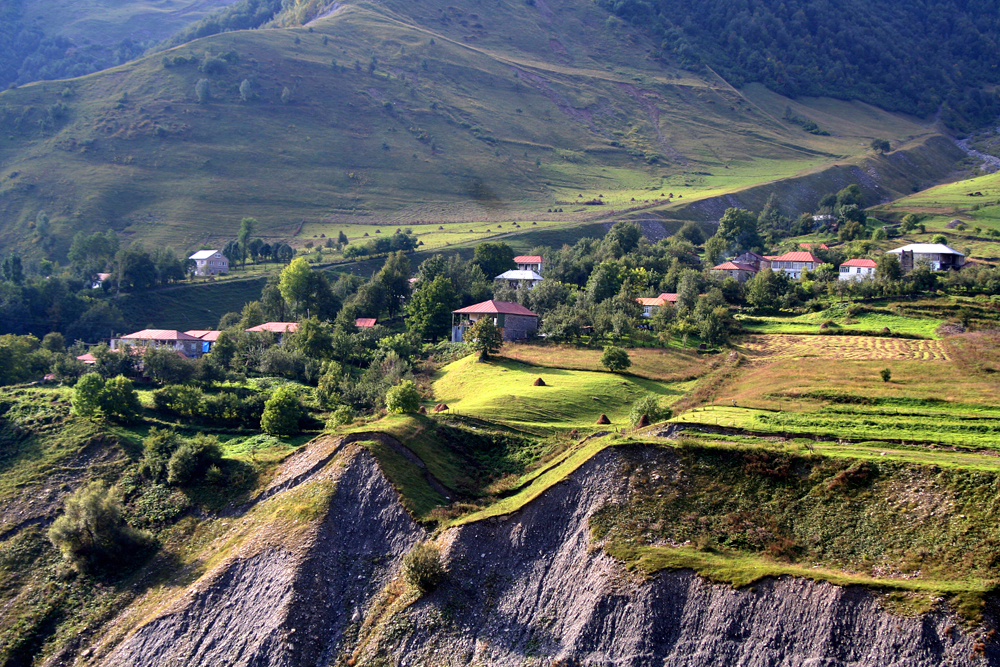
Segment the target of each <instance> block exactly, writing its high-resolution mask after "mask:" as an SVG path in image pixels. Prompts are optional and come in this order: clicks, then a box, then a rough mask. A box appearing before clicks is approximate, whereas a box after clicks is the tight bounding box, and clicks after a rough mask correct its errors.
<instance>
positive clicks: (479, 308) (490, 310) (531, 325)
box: [451, 300, 538, 343]
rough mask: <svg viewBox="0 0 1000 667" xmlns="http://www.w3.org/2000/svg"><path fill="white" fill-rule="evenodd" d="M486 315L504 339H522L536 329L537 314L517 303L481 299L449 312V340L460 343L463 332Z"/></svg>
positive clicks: (533, 332) (532, 333)
mask: <svg viewBox="0 0 1000 667" xmlns="http://www.w3.org/2000/svg"><path fill="white" fill-rule="evenodd" d="M483 317H488V318H491V319H492V320H493V324H495V325H496V326H497V328H498V329H500V333H501V335H502V337H503V339H504V340H505V341H514V340H524V339H525V338H528V337H530V336H533V335H534V334H535V332H536V331H538V315H536V314H535V313H533V312H531V311H530V310H528V309H527V308H525V307H524V306H522V305H521V304H519V303H511V302H509V301H493V300H490V301H483V302H482V303H477V304H474V305H471V306H468V307H466V308H459V309H458V310H453V311H452V313H451V318H452V319H451V342H453V343H461V342H462V341H463V340H464V339H465V332H466V331H467V330H468V328H469V327H471V326H472V325H473V324H475V323H476V322H478V321H479V319H480V318H483Z"/></svg>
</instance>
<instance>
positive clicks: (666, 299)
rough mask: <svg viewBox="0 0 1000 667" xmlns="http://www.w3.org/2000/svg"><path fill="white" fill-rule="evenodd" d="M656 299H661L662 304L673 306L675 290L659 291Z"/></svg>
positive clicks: (675, 299) (675, 298) (675, 301)
mask: <svg viewBox="0 0 1000 667" xmlns="http://www.w3.org/2000/svg"><path fill="white" fill-rule="evenodd" d="M656 298H657V299H663V303H664V305H667V306H673V305H674V304H676V303H677V292H661V293H660V296H658V297H656Z"/></svg>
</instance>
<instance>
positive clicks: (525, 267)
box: [514, 255, 542, 274]
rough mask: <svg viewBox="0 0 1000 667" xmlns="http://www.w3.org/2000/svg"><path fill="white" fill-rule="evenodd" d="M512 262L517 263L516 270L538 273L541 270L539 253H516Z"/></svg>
mask: <svg viewBox="0 0 1000 667" xmlns="http://www.w3.org/2000/svg"><path fill="white" fill-rule="evenodd" d="M514 263H515V264H517V270H518V271H534V272H535V273H538V274H541V272H542V257H541V255H518V256H517V257H515V258H514Z"/></svg>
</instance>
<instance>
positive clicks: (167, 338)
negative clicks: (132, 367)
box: [111, 329, 202, 358]
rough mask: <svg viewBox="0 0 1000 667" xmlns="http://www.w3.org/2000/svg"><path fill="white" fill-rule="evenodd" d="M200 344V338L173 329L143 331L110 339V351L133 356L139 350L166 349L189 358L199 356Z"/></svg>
mask: <svg viewBox="0 0 1000 667" xmlns="http://www.w3.org/2000/svg"><path fill="white" fill-rule="evenodd" d="M201 344H202V341H201V339H200V338H196V337H195V336H191V335H189V334H186V333H184V332H183V331H176V330H175V329H143V330H142V331H136V332H135V333H130V334H126V335H124V336H122V337H121V338H113V339H111V349H112V350H127V351H128V352H130V353H133V354H134V353H137V352H139V351H140V350H139V348H147V347H166V348H170V349H171V350H174V351H176V352H179V353H181V354H183V355H184V356H185V357H189V358H194V357H200V356H201V354H202V352H201V349H202V345H201Z"/></svg>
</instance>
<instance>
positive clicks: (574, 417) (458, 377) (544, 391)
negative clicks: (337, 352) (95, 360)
mask: <svg viewBox="0 0 1000 667" xmlns="http://www.w3.org/2000/svg"><path fill="white" fill-rule="evenodd" d="M537 378H542V380H543V381H544V382H545V386H543V387H536V386H534V384H533V383H534V382H535V380H536V379H537ZM433 388H434V402H435V403H446V404H447V405H448V407H449V408H450V409H451V411H453V412H457V413H459V414H463V415H471V416H475V417H478V418H481V419H486V420H489V421H492V422H496V423H499V424H504V425H507V426H510V427H513V428H519V429H523V430H525V431H528V432H532V433H542V434H544V433H554V432H557V431H562V430H568V429H573V428H575V429H586V430H587V431H593V430H597V429H599V428H601V427H599V426H597V425H596V422H597V418H598V417H600V415H601V414H602V413H603V414H606V415H607V416H608V418H609V419H610V420H611V424H612V425H611V426H610V427H608V428H621V427H624V426H627V425H628V424H627V421H626V417H627V416H628V412H629V410H630V409H631V405H632V403H634V402H635V401H636V400H637V399H638V398H640V397H642V396H644V395H645V394H647V393H650V392H652V393H656V394H659V395H661V396H663V397H664V398H666V399H668V400H669V399H670V398H675V397H678V396H679V395H680V394H681V392H680V391H679V390H678V389H676V388H674V387H673V386H672V385H670V384H666V383H659V382H654V381H652V380H644V379H641V378H637V377H632V376H623V375H616V374H614V373H602V372H595V371H574V370H565V369H560V368H543V367H537V366H530V365H527V364H522V363H519V362H515V361H508V360H504V359H500V360H493V361H491V362H489V363H479V362H478V361H477V360H476V357H475V356H470V357H466V358H465V359H461V360H459V361H456V362H453V363H451V364H449V365H447V366H445V367H444V368H442V369H441V370H440V371H439V372H438V374H437V376H436V378H435V380H434V384H433ZM428 407H430V406H428Z"/></svg>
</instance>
